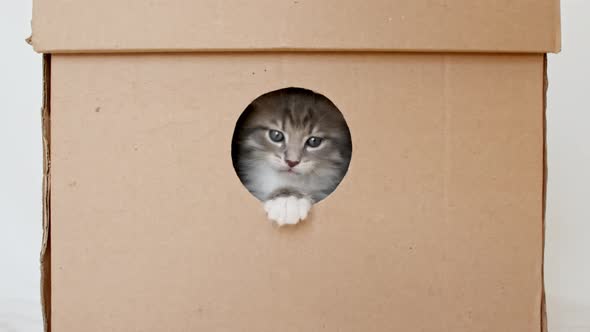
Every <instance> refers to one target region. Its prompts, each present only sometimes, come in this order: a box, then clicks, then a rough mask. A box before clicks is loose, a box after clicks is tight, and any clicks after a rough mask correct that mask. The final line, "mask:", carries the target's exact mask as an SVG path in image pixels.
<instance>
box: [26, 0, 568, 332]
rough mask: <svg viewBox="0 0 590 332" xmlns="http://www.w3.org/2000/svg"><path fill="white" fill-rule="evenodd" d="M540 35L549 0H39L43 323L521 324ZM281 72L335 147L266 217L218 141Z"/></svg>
mask: <svg viewBox="0 0 590 332" xmlns="http://www.w3.org/2000/svg"><path fill="white" fill-rule="evenodd" d="M559 30H560V29H559V3H558V1H557V0H537V1H534V2H531V1H527V0H510V1H509V0H481V1H466V0H445V1H442V0H441V1H438V0H437V1H433V0H390V1H385V0H373V1H351V0H339V1H336V0H322V1H309V0H293V1H276V0H272V1H271V0H255V1H248V2H244V1H215V0H203V1H198V2H196V1H187V0H169V1H150V2H146V1H139V0H131V1H123V2H120V1H115V0H102V1H90V0H78V1H69V0H53V1H42V0H36V1H35V3H34V14H33V35H32V38H31V42H32V45H33V46H34V48H35V50H36V51H38V52H42V53H45V54H46V55H45V57H44V59H45V66H46V71H45V79H46V81H45V82H46V83H45V84H46V89H45V92H46V93H45V107H44V112H43V115H44V142H45V152H46V155H45V156H46V158H45V186H44V188H45V218H44V230H45V236H44V243H43V252H42V262H41V263H42V271H43V280H42V289H43V301H44V315H45V319H46V330H48V331H49V330H52V331H56V332H69V331H86V332H91V331H101V332H102V331H232V332H234V331H257V332H262V331H269V332H270V331H273V332H274V331H283V332H286V331H405V332H410V331H416V332H417V331H436V332H440V331H454V332H459V331H463V332H476V331H502V332H509V331H514V332H528V331H530V332H538V331H541V330H542V329H543V328H544V325H545V324H544V320H545V315H544V305H543V211H544V186H545V167H544V162H545V154H544V144H545V139H544V138H545V133H544V108H545V103H544V96H545V89H546V79H545V77H546V75H545V72H546V69H545V68H546V60H545V53H548V52H557V51H559V48H560V40H559ZM285 87H302V88H307V89H311V90H314V91H317V92H320V93H321V94H323V95H325V96H326V97H328V98H329V99H330V100H331V101H332V102H333V103H334V104H335V105H336V106H337V107H338V108H339V110H340V111H341V112H342V113H343V114H344V116H345V118H346V121H347V123H348V126H349V128H350V132H351V135H352V143H353V154H352V160H351V164H350V168H349V170H348V173H347V175H346V176H345V178H344V180H343V181H342V183H341V184H340V185H339V187H338V188H337V189H336V191H335V192H333V193H332V194H331V195H330V196H329V197H327V198H326V199H325V200H323V201H321V202H320V203H318V204H316V205H315V206H314V207H313V209H312V213H311V216H310V217H308V218H307V220H305V221H304V222H302V223H300V224H298V225H296V226H290V227H281V228H278V227H274V226H273V225H272V224H271V223H270V222H269V221H268V220H267V218H266V216H265V213H264V210H263V208H262V206H261V203H260V202H259V201H258V200H256V199H255V198H254V197H253V196H252V195H250V193H249V192H248V191H247V190H246V189H245V188H244V187H243V186H242V184H241V182H240V180H239V179H238V177H237V176H236V173H235V171H234V169H233V167H232V160H231V153H230V148H231V139H232V133H233V131H234V126H235V124H236V121H237V119H238V117H239V116H240V114H241V113H242V111H243V110H244V109H245V108H246V106H247V105H248V104H249V103H250V102H251V101H252V100H254V99H255V98H257V97H258V96H260V95H262V94H264V93H266V92H269V91H273V90H276V89H280V88H285Z"/></svg>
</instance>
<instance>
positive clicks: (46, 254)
mask: <svg viewBox="0 0 590 332" xmlns="http://www.w3.org/2000/svg"><path fill="white" fill-rule="evenodd" d="M50 82H51V55H49V54H44V55H43V108H42V109H41V121H42V126H43V128H42V129H43V242H42V244H41V258H40V260H41V310H42V311H43V327H44V331H46V332H50V331H51V241H50V240H51V238H50V236H49V224H50V215H51V214H50V211H51V210H50V207H51V204H50V203H51V155H50V147H51V144H50V143H51V126H50V114H51V112H50V95H51V92H50Z"/></svg>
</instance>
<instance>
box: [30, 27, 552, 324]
mask: <svg viewBox="0 0 590 332" xmlns="http://www.w3.org/2000/svg"><path fill="white" fill-rule="evenodd" d="M29 39H30V37H29ZM335 52H337V51H335ZM542 75H543V87H542V89H543V90H542V98H543V102H542V121H543V143H542V144H543V165H542V167H543V168H542V171H543V182H542V247H541V250H542V253H541V254H542V257H543V259H542V262H541V283H542V288H541V302H540V304H539V305H540V320H541V321H540V326H541V332H548V324H547V308H546V298H545V275H544V255H545V230H546V227H545V216H546V198H547V172H548V167H547V117H546V111H547V89H548V85H549V82H548V76H547V54H545V55H544V60H543V71H542ZM50 101H51V54H43V106H42V109H41V116H42V140H43V189H42V190H43V237H42V244H41V252H40V265H41V280H40V283H41V306H42V315H43V326H44V331H46V332H51V237H50V224H51V220H50V216H51V213H50V212H51V153H50V152H51V107H50V104H51V103H50Z"/></svg>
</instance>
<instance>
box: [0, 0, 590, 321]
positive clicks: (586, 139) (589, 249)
mask: <svg viewBox="0 0 590 332" xmlns="http://www.w3.org/2000/svg"><path fill="white" fill-rule="evenodd" d="M30 1H31V0H15V1H8V0H0V332H22V331H24V332H29V331H31V332H40V331H42V320H41V311H40V310H41V309H40V299H39V246H40V243H41V208H42V205H41V180H42V151H41V148H42V146H41V118H40V114H41V113H40V107H41V77H42V73H41V69H42V68H41V57H40V56H39V55H38V54H35V53H34V52H33V50H32V49H31V47H30V46H28V45H27V44H26V43H25V41H24V40H25V38H26V37H28V35H29V34H30V16H31V4H30ZM562 21H563V22H562V28H563V52H562V53H561V54H558V55H550V56H549V93H548V110H547V119H548V124H547V129H548V152H549V154H548V157H549V181H548V206H547V238H546V239H547V247H546V264H545V267H546V271H545V275H546V284H547V298H548V311H549V327H550V332H590V83H589V82H590V0H562ZM506 305H510V304H509V303H507V304H506ZM441 332H443V331H441ZM448 332H452V331H448ZM498 332H501V331H498Z"/></svg>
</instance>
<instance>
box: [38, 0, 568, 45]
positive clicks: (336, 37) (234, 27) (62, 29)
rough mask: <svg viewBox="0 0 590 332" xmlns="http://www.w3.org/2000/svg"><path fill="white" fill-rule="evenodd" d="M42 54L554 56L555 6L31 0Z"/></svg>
mask: <svg viewBox="0 0 590 332" xmlns="http://www.w3.org/2000/svg"><path fill="white" fill-rule="evenodd" d="M33 11H34V13H33V36H32V43H33V46H34V48H35V50H36V51H38V52H43V53H66V52H68V53H70V52H71V53H86V52H167V51H180V52H185V51H221V50H237V51H239V50H244V51H252V50H312V51H313V50H317V51H320V50H362V51H420V52H436V51H456V52H526V53H529V52H530V53H545V52H558V51H559V50H560V19H559V0H534V1H532V0H478V1H472V0H371V1H358V0H315V1H311V0H280V1H278V0H252V1H238V0H201V1H190V0H167V1H163V0H156V1H143V0H127V1H117V0H102V1H92V0H77V1H71V0H52V1H47V0H34V10H33Z"/></svg>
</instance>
